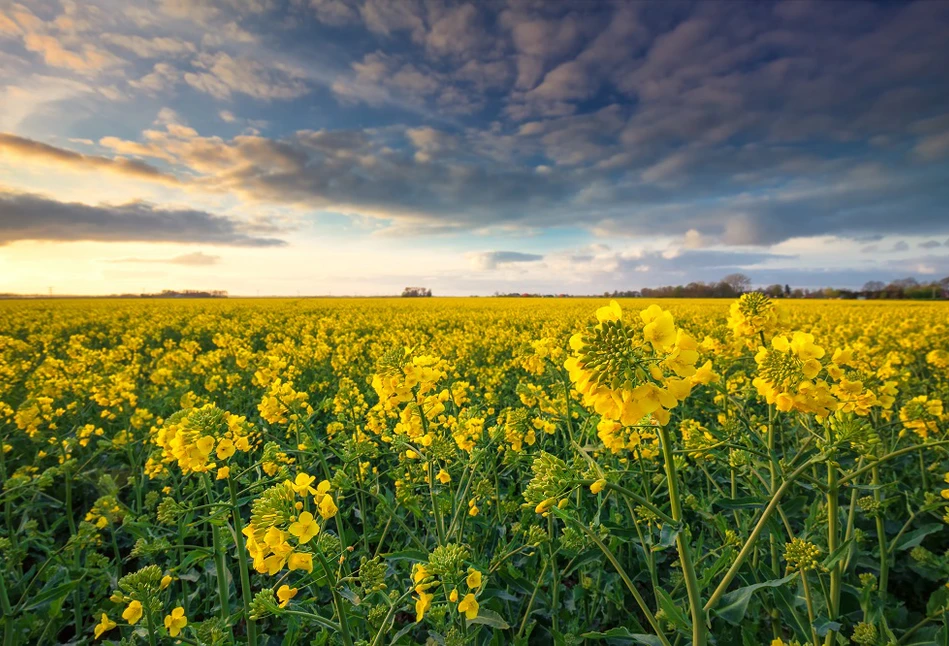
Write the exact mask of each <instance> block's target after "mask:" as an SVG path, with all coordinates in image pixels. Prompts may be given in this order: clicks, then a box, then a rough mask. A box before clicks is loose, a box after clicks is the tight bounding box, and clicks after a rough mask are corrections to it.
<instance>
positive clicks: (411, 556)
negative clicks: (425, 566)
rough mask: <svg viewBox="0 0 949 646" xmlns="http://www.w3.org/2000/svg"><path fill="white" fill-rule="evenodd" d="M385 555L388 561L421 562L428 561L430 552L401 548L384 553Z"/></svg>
mask: <svg viewBox="0 0 949 646" xmlns="http://www.w3.org/2000/svg"><path fill="white" fill-rule="evenodd" d="M383 556H385V557H386V560H388V561H418V562H420V563H425V562H426V561H428V554H426V553H425V552H423V551H422V550H400V551H398V552H391V553H389V554H384V555H383Z"/></svg>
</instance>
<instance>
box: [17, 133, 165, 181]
mask: <svg viewBox="0 0 949 646" xmlns="http://www.w3.org/2000/svg"><path fill="white" fill-rule="evenodd" d="M0 152H3V153H4V155H5V156H7V157H13V158H15V159H25V160H34V161H39V162H45V163H51V164H59V165H60V166H65V167H67V168H70V169H72V170H79V171H106V172H110V173H115V174H118V175H125V176H126V177H133V178H136V179H144V180H149V181H152V182H160V183H162V184H172V185H174V184H180V183H181V181H180V180H179V179H178V178H177V177H175V176H173V175H169V174H167V173H164V172H162V171H160V170H158V169H157V168H155V167H154V166H151V165H149V164H146V163H145V162H142V161H138V160H134V159H123V158H121V157H117V158H109V157H100V156H97V155H83V154H82V153H77V152H75V151H72V150H66V149H65V148H57V147H56V146H50V145H49V144H44V143H42V142H39V141H34V140H33V139H27V138H25V137H17V136H16V135H11V134H9V133H0Z"/></svg>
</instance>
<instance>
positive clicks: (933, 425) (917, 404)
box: [900, 395, 947, 440]
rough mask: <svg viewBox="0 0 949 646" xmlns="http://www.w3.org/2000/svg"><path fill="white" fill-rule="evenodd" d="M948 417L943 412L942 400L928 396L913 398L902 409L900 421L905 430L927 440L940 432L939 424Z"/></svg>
mask: <svg viewBox="0 0 949 646" xmlns="http://www.w3.org/2000/svg"><path fill="white" fill-rule="evenodd" d="M946 418H947V415H946V414H945V411H944V410H943V405H942V400H940V399H930V398H929V397H928V396H926V395H919V396H918V397H913V398H912V399H911V400H909V401H908V402H906V404H904V405H903V407H902V408H900V421H901V422H902V423H903V428H905V429H907V430H910V431H913V432H914V433H916V434H917V435H918V436H919V437H920V438H921V439H923V440H925V439H927V438H928V437H929V435H930V434H931V433H932V434H935V433H938V432H939V423H940V422H943V421H945V420H946Z"/></svg>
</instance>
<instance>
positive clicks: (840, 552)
mask: <svg viewBox="0 0 949 646" xmlns="http://www.w3.org/2000/svg"><path fill="white" fill-rule="evenodd" d="M852 544H853V539H852V538H848V539H847V540H846V541H844V542H843V544H842V545H840V546H839V547H838V548H837V549H835V550H834V551H833V552H832V553H831V554H829V555H828V556H827V558H826V559H824V562H823V563H822V565H823V566H824V569H825V570H829V569H831V568H832V567H834V566H835V565H837V563H839V562H840V561H841V560H842V559H843V558H844V557H845V556H847V552H848V551H850V546H851V545H852Z"/></svg>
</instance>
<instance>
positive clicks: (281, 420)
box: [257, 377, 313, 428]
mask: <svg viewBox="0 0 949 646" xmlns="http://www.w3.org/2000/svg"><path fill="white" fill-rule="evenodd" d="M308 399H309V397H308V395H307V394H306V393H305V392H301V391H298V390H295V389H294V388H293V382H291V381H282V380H281V379H280V378H279V377H278V378H275V379H274V380H273V381H271V382H270V387H269V388H268V390H267V394H265V395H264V397H263V399H262V400H261V401H260V404H258V405H257V410H258V411H260V417H261V418H262V419H264V420H265V421H267V422H268V423H270V424H290V426H291V428H295V427H296V425H297V424H300V423H302V422H303V421H305V420H306V419H307V418H309V416H310V415H312V414H313V407H312V406H310V404H309V401H308Z"/></svg>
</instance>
